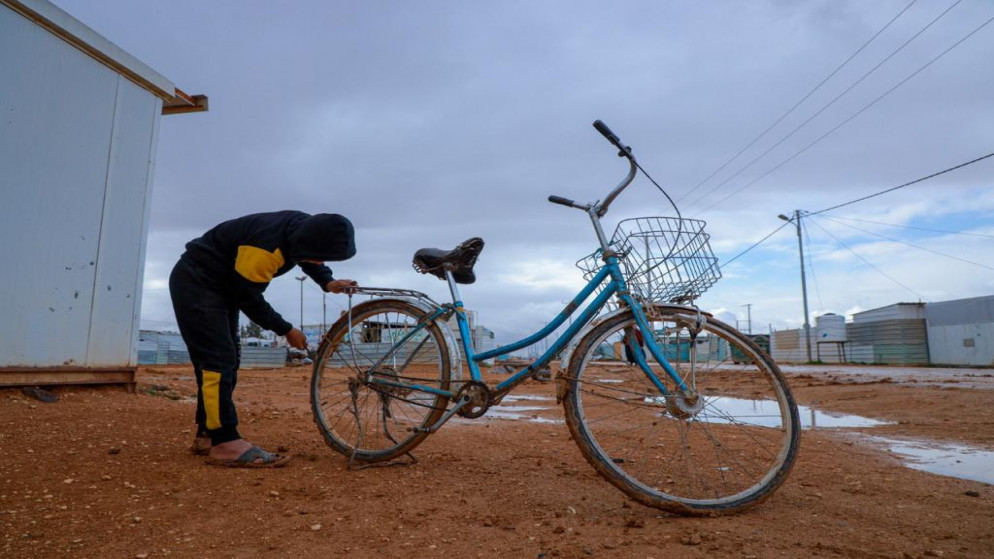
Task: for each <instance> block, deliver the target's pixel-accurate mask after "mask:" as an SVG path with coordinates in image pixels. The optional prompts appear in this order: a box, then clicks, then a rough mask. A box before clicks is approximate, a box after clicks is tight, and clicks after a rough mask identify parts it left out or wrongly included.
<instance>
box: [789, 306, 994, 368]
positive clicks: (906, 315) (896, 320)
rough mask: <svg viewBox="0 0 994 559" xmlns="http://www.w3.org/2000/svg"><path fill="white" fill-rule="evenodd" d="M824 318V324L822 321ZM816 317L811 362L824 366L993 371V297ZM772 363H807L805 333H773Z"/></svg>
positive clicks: (798, 331)
mask: <svg viewBox="0 0 994 559" xmlns="http://www.w3.org/2000/svg"><path fill="white" fill-rule="evenodd" d="M826 317H827V320H823V319H825V318H826ZM840 318H841V317H839V315H834V314H829V315H823V316H820V317H817V318H816V319H815V326H813V327H812V328H811V353H812V358H813V359H815V360H818V361H822V362H825V363H842V362H847V363H871V364H888V365H952V366H973V367H992V366H994V295H991V296H986V297H974V298H970V299H958V300H954V301H943V302H938V303H895V304H893V305H888V306H885V307H880V308H877V309H871V310H868V311H864V312H860V313H856V314H854V315H853V317H852V318H853V320H852V322H851V323H849V324H842V323H840V320H839V319H840ZM772 354H773V358H774V359H776V360H777V361H782V362H787V363H799V362H804V361H806V360H807V355H806V347H805V337H804V330H803V329H796V330H779V331H775V332H773V342H772Z"/></svg>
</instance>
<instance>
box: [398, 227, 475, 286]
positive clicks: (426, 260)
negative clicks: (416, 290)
mask: <svg viewBox="0 0 994 559" xmlns="http://www.w3.org/2000/svg"><path fill="white" fill-rule="evenodd" d="M481 251H483V239H481V238H479V237H473V238H472V239H467V240H465V241H463V242H461V243H459V246H457V247H456V248H454V249H452V250H442V249H440V248H422V249H419V250H418V251H417V252H415V253H414V262H413V263H412V265H413V266H414V269H415V270H417V271H418V272H420V273H422V274H431V275H433V276H435V277H437V278H438V279H443V280H444V279H445V270H449V271H451V272H452V277H453V279H455V280H456V283H473V282H475V281H476V276H475V275H474V274H473V264H476V258H477V257H478V256H480V252H481Z"/></svg>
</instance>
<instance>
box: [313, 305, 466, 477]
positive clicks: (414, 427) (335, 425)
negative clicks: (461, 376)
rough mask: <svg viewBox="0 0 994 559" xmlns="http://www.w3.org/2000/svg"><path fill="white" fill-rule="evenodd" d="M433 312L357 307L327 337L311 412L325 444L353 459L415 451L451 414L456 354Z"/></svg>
mask: <svg viewBox="0 0 994 559" xmlns="http://www.w3.org/2000/svg"><path fill="white" fill-rule="evenodd" d="M427 316H428V315H427V313H426V312H425V311H424V310H422V309H420V308H419V307H417V306H415V305H412V304H410V303H407V302H405V301H400V300H394V299H381V300H373V301H368V302H366V303H362V304H360V305H356V306H355V307H354V308H353V309H352V313H351V318H350V316H349V315H345V316H342V318H340V319H339V320H338V322H336V323H335V324H334V325H332V327H331V328H330V329H329V330H328V334H327V335H326V336H325V340H324V341H323V343H322V344H321V347H320V349H319V350H318V355H317V359H316V360H315V362H314V372H313V374H312V377H311V409H312V411H313V413H314V422H315V423H316V424H317V426H318V430H319V431H320V432H321V435H322V436H323V437H324V440H325V442H326V443H327V444H328V445H329V446H330V447H332V448H333V449H335V450H336V451H338V452H341V453H342V454H344V455H345V456H346V457H348V458H349V459H350V460H355V461H358V462H380V461H384V460H391V459H393V458H395V457H397V456H400V455H403V454H404V453H406V452H410V450H411V449H413V448H414V447H415V446H417V445H418V444H420V443H421V441H423V440H424V438H425V437H427V436H428V435H427V433H425V432H424V431H421V430H420V428H424V427H427V426H430V425H433V424H434V423H435V422H436V421H437V420H438V419H439V418H440V417H441V415H442V413H443V412H444V411H445V408H446V406H447V405H448V402H449V399H448V398H447V397H446V396H444V395H440V394H437V393H433V392H431V390H441V391H448V390H449V389H450V376H451V373H452V371H451V364H450V362H449V348H448V344H446V342H445V338H444V336H443V335H442V332H441V330H440V329H439V327H438V326H437V325H436V324H435V323H434V322H429V321H427Z"/></svg>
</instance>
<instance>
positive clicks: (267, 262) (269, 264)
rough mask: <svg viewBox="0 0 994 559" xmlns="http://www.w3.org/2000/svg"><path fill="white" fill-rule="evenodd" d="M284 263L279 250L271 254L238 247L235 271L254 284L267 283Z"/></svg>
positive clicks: (252, 247) (245, 246)
mask: <svg viewBox="0 0 994 559" xmlns="http://www.w3.org/2000/svg"><path fill="white" fill-rule="evenodd" d="M284 262H285V261H284V260H283V254H282V253H281V252H280V249H276V250H275V251H273V252H269V251H268V250H265V249H261V248H258V247H254V246H249V245H241V246H239V247H238V256H237V257H235V271H236V272H238V273H239V274H241V275H242V277H244V278H245V279H247V280H249V281H253V282H256V283H269V282H271V281H273V276H275V275H276V271H277V270H279V269H280V266H282V265H283V263H284Z"/></svg>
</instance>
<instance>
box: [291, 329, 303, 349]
mask: <svg viewBox="0 0 994 559" xmlns="http://www.w3.org/2000/svg"><path fill="white" fill-rule="evenodd" d="M286 343H288V344H290V345H291V346H293V347H295V348H297V349H305V348H306V347H307V336H305V335H304V333H303V332H301V331H300V330H297V329H296V328H291V329H290V331H289V332H287V333H286Z"/></svg>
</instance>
